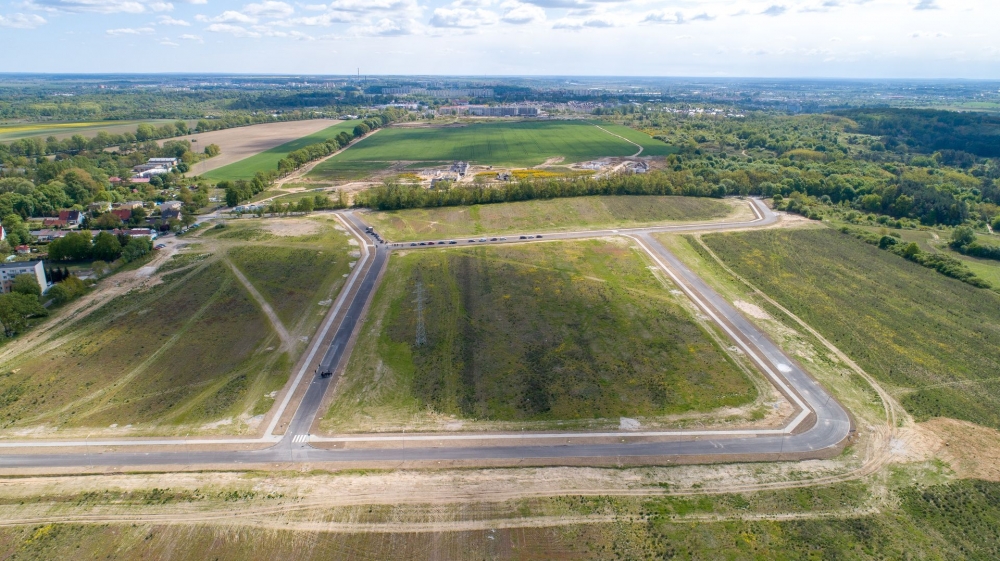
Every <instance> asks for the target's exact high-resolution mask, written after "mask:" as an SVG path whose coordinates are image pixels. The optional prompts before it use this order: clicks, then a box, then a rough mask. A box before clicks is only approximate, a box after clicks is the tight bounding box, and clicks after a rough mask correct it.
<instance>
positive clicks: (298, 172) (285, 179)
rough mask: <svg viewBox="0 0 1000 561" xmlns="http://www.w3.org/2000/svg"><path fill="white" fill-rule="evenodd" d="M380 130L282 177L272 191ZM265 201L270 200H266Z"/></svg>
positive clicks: (275, 183)
mask: <svg viewBox="0 0 1000 561" xmlns="http://www.w3.org/2000/svg"><path fill="white" fill-rule="evenodd" d="M380 130H382V129H375V130H373V131H371V132H370V133H368V134H366V135H364V136H362V137H361V138H358V139H355V140H353V141H351V143H350V144H348V145H347V146H344V147H343V148H341V149H340V150H337V151H336V152H334V153H332V154H330V155H329V156H324V157H322V158H320V159H318V160H313V161H311V162H309V163H308V164H306V165H304V166H302V167H300V168H299V169H297V170H295V171H293V172H292V173H290V174H288V175H286V176H285V177H282V178H280V179H278V180H277V181H275V182H274V185H273V186H272V187H271V188H272V189H280V188H281V187H282V186H283V185H285V184H286V183H290V182H292V181H295V180H296V179H302V178H303V177H304V176H305V175H307V174H308V173H309V172H310V171H312V170H313V168H315V167H316V166H318V165H320V164H322V163H323V162H325V161H327V160H329V159H330V158H333V157H334V156H338V155H340V154H342V153H343V152H344V151H345V150H348V149H350V148H352V147H354V146H355V145H356V144H358V143H359V142H363V141H364V140H365V139H366V138H371V137H372V136H373V135H375V134H378V132H379V131H380ZM272 198H273V197H272ZM264 200H270V199H264ZM259 202H263V201H259Z"/></svg>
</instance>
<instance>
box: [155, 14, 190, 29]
mask: <svg viewBox="0 0 1000 561" xmlns="http://www.w3.org/2000/svg"><path fill="white" fill-rule="evenodd" d="M156 23H157V24H159V25H179V26H181V27H189V26H190V25H191V24H190V23H188V22H186V21H184V20H182V19H174V18H172V17H170V16H160V17H159V18H158V19H157V20H156Z"/></svg>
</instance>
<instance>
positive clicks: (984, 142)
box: [836, 108, 1000, 167]
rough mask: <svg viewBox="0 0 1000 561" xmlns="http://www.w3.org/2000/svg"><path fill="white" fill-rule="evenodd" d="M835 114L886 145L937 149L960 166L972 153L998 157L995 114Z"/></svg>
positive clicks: (897, 111)
mask: <svg viewBox="0 0 1000 561" xmlns="http://www.w3.org/2000/svg"><path fill="white" fill-rule="evenodd" d="M836 114H837V115H840V116H843V117H847V118H848V119H851V120H852V121H854V122H855V123H857V127H853V130H854V131H856V132H860V133H864V134H869V135H873V136H879V137H881V138H882V141H883V143H884V144H885V146H886V148H888V149H893V148H895V147H896V146H897V145H900V144H902V145H905V146H906V147H907V148H909V149H911V150H913V151H916V152H923V153H928V154H929V153H933V152H939V151H940V152H942V154H943V156H944V157H945V159H947V160H948V162H947V163H948V164H950V165H959V166H962V167H967V166H969V165H972V164H973V163H974V162H975V157H976V156H979V157H984V158H996V157H1000V116H998V115H993V114H990V113H968V112H963V113H958V112H955V111H932V110H921V109H888V108H884V109H856V110H851V111H838V112H836ZM962 153H964V154H962ZM970 156H971V157H970Z"/></svg>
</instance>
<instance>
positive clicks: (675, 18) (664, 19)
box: [642, 10, 684, 25]
mask: <svg viewBox="0 0 1000 561" xmlns="http://www.w3.org/2000/svg"><path fill="white" fill-rule="evenodd" d="M642 21H643V23H667V24H674V25H680V24H682V23H684V14H682V13H680V12H674V13H670V12H664V11H662V10H661V11H657V12H650V13H649V14H647V15H646V17H645V18H643V20H642Z"/></svg>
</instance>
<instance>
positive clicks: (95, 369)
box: [0, 219, 353, 434]
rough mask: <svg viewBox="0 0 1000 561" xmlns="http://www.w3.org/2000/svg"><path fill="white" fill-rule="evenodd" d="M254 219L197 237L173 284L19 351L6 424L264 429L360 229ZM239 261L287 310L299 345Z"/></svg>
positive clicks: (3, 378)
mask: <svg viewBox="0 0 1000 561" xmlns="http://www.w3.org/2000/svg"><path fill="white" fill-rule="evenodd" d="M252 222H253V223H252V224H251V221H250V220H245V221H242V222H241V223H239V224H233V225H231V226H228V227H226V228H224V229H222V230H214V229H213V230H208V231H206V232H205V233H204V234H203V236H202V237H201V238H192V247H191V249H190V250H188V251H187V252H182V253H180V254H178V255H176V256H174V257H173V258H171V259H170V260H168V261H166V262H165V263H164V264H163V265H162V266H161V267H160V269H159V271H158V273H157V274H159V275H162V282H160V283H154V284H153V286H152V287H151V288H148V289H145V290H132V291H129V292H127V293H126V294H124V295H121V296H118V297H116V298H114V299H112V300H110V301H109V302H108V303H107V304H104V305H103V306H101V307H98V308H96V309H94V310H92V311H91V310H88V312H89V313H85V314H84V316H83V317H82V318H81V319H79V320H77V321H76V322H73V323H70V324H68V325H65V326H60V327H59V328H57V329H56V330H54V331H55V333H53V334H52V336H51V337H50V338H49V339H48V340H44V339H43V340H42V341H41V342H40V343H39V344H38V346H37V347H36V348H31V349H25V351H24V352H23V353H21V354H20V355H19V356H15V357H12V358H11V359H8V360H7V361H6V362H5V363H4V364H3V365H2V366H0V425H2V426H0V428H3V429H6V430H10V431H18V430H22V429H24V428H25V427H38V426H45V427H46V428H47V430H57V431H68V433H67V434H75V433H79V432H80V431H89V430H97V429H103V430H112V431H113V430H116V429H108V427H119V428H123V427H126V426H127V425H128V426H130V430H129V432H128V433H127V434H175V433H177V432H179V431H183V433H184V434H189V433H191V432H192V431H194V432H197V431H208V432H218V431H219V430H223V431H225V432H236V433H246V432H249V431H252V430H253V427H254V426H255V425H253V422H252V419H253V418H255V417H256V416H259V415H262V414H264V413H266V412H267V411H268V409H269V408H270V407H271V405H272V404H273V392H275V391H276V390H279V389H280V388H281V387H282V386H283V385H284V384H285V382H286V381H287V379H288V376H289V373H290V370H291V367H292V365H293V363H294V362H295V360H296V359H297V358H298V356H299V355H300V353H301V352H302V350H303V349H304V348H305V344H304V343H303V342H302V341H301V340H299V339H298V337H308V336H310V335H312V333H313V332H314V331H315V329H316V326H317V325H318V324H319V322H320V320H321V318H322V317H323V316H324V315H325V313H326V312H327V310H329V307H328V302H326V303H325V304H324V303H323V302H321V301H328V300H330V298H332V297H333V296H334V295H335V294H336V292H337V291H338V290H339V288H340V286H342V285H343V277H344V275H345V274H346V273H347V272H348V271H350V266H349V262H350V261H351V260H352V259H353V258H351V257H350V256H349V255H348V254H349V252H350V247H351V246H350V244H349V242H348V236H347V235H346V234H345V233H344V232H343V231H341V230H337V229H335V227H334V222H331V221H330V220H326V219H316V220H307V219H288V220H269V221H259V220H258V221H252ZM209 233H211V235H208V234H209ZM240 233H243V234H245V235H240ZM224 234H226V235H228V236H225V237H224ZM227 258H228V259H229V260H230V261H231V262H233V263H234V264H235V265H236V266H237V267H238V268H239V270H241V271H242V272H243V274H244V276H245V277H246V278H247V282H249V283H250V285H251V286H253V288H254V289H255V290H256V291H257V292H259V293H260V295H261V296H259V297H262V298H263V300H264V302H266V303H267V304H268V305H270V307H271V308H273V309H274V310H275V313H276V314H277V316H278V317H279V318H280V323H281V324H282V325H283V326H284V329H286V330H287V332H288V333H289V336H287V337H286V338H287V339H288V340H283V339H282V337H281V336H279V333H278V331H277V330H276V329H275V328H274V327H273V325H272V322H271V321H270V320H269V319H268V317H267V316H266V315H265V314H264V313H263V312H262V307H261V306H262V304H261V303H260V302H259V301H258V300H257V299H256V298H258V297H255V296H254V295H253V293H252V292H251V291H250V290H249V289H248V288H247V287H246V286H245V285H244V283H243V282H242V281H240V279H239V278H238V277H237V276H236V275H235V274H234V273H233V270H232V269H231V266H230V264H229V262H227ZM106 282H109V283H110V282H114V279H113V278H112V279H111V280H109V281H106ZM220 422H221V424H219V423H220ZM213 424H215V425H216V426H212V425H213Z"/></svg>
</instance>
